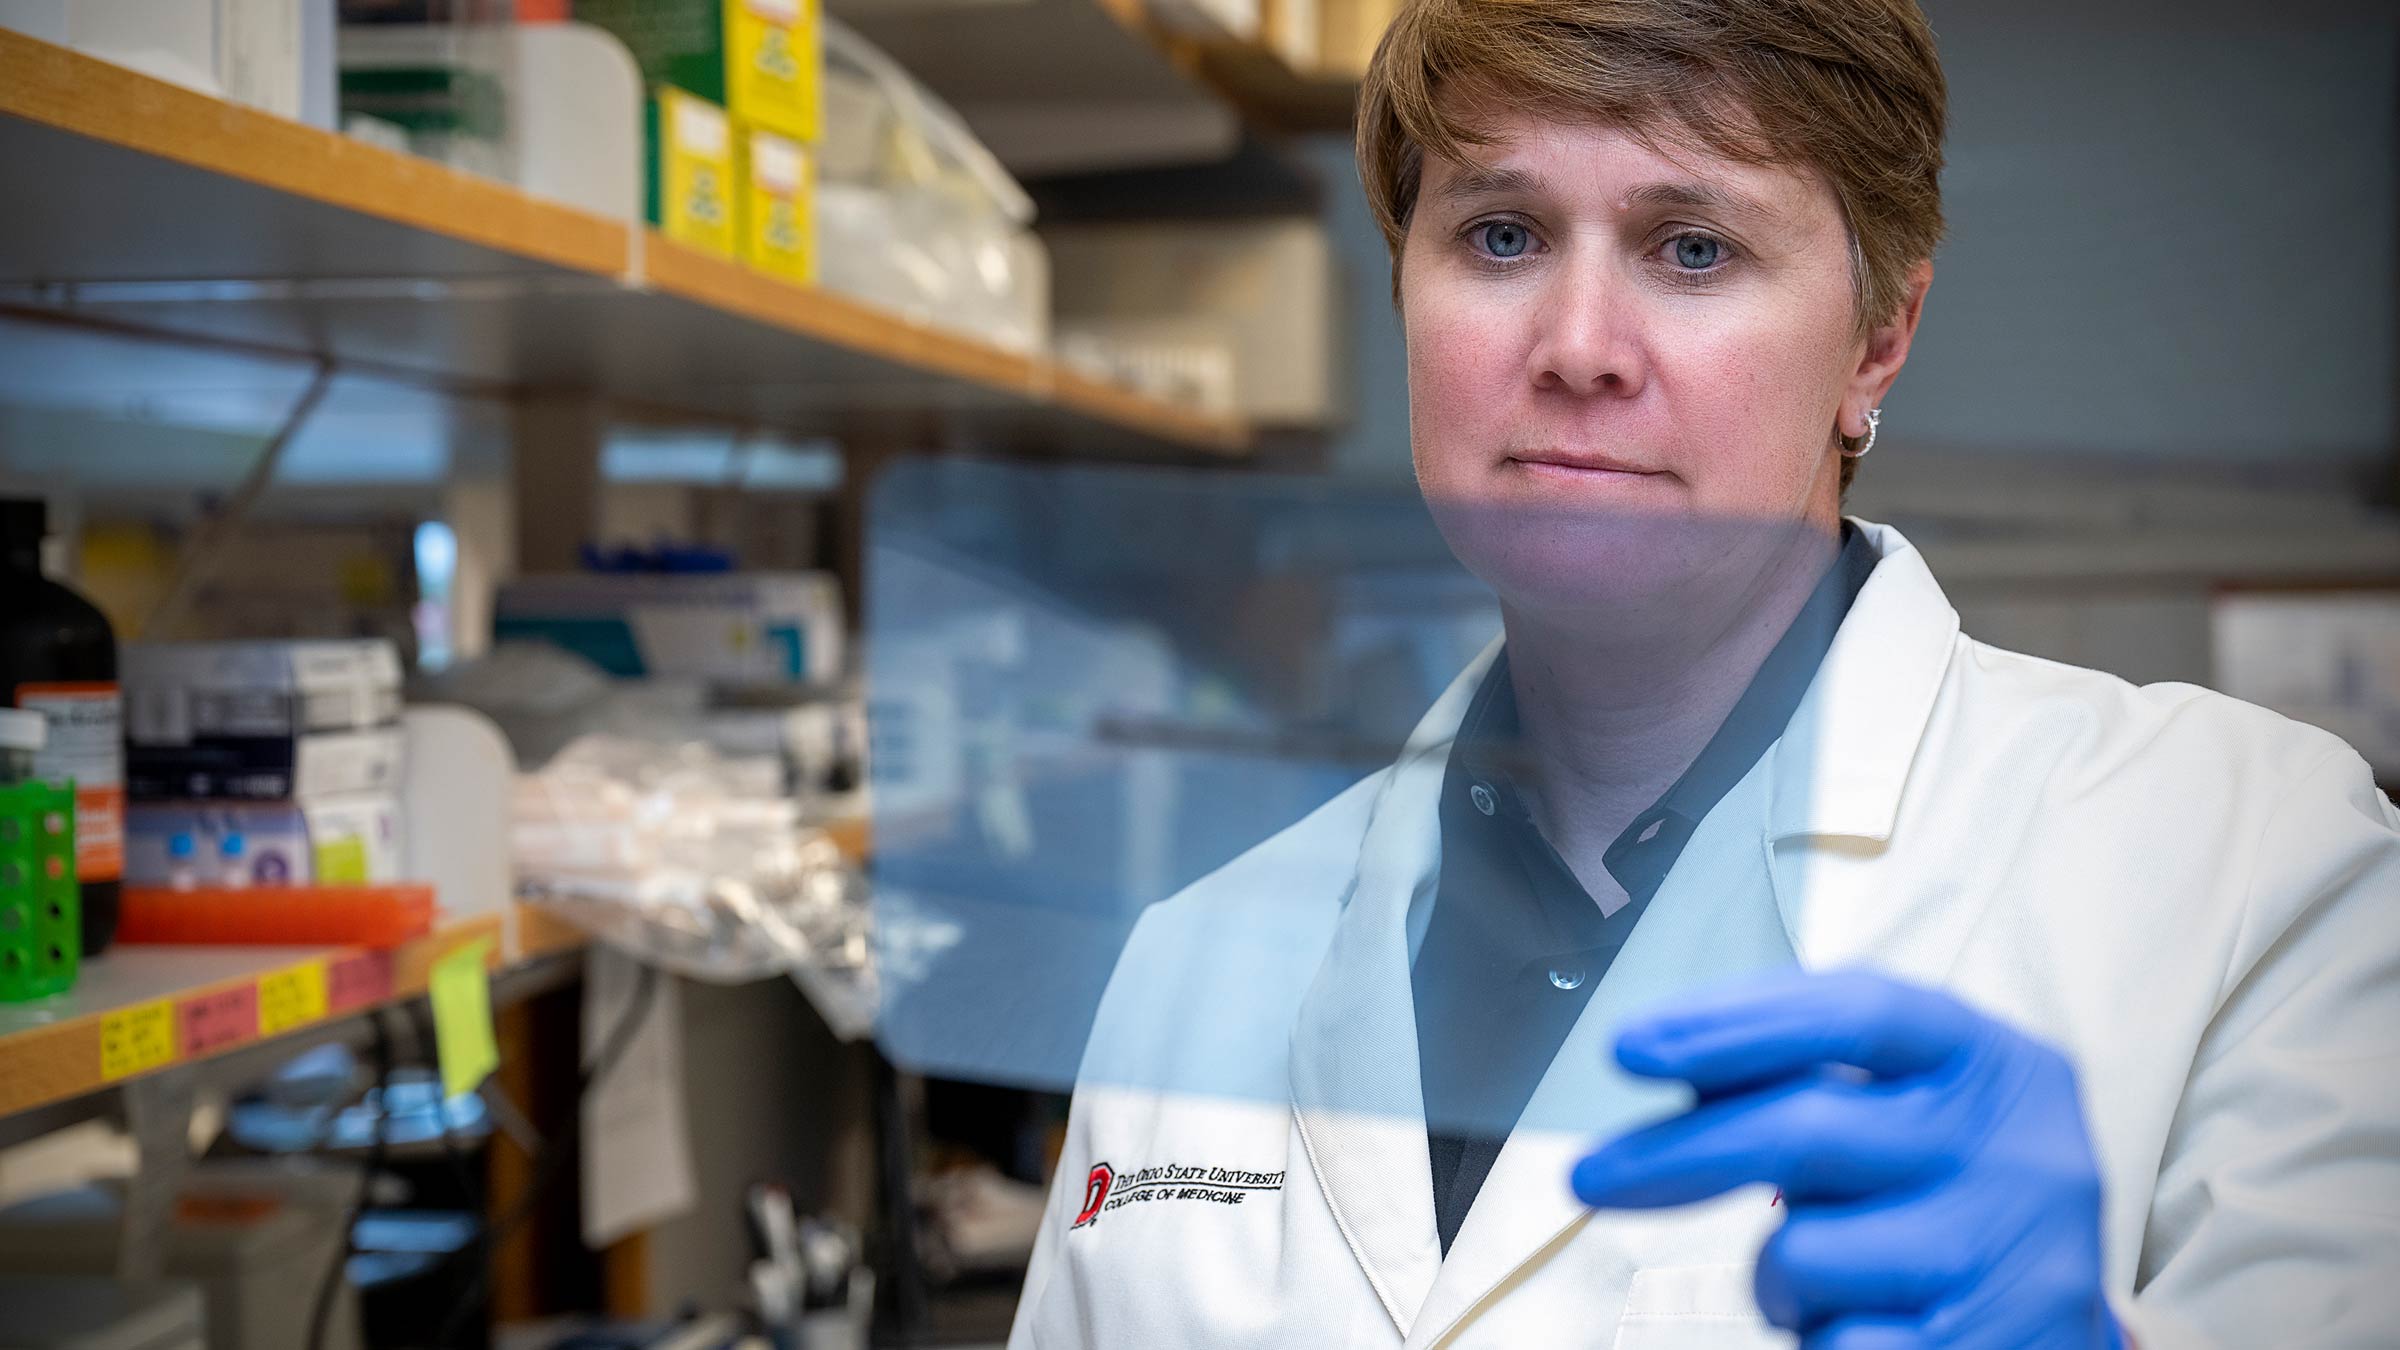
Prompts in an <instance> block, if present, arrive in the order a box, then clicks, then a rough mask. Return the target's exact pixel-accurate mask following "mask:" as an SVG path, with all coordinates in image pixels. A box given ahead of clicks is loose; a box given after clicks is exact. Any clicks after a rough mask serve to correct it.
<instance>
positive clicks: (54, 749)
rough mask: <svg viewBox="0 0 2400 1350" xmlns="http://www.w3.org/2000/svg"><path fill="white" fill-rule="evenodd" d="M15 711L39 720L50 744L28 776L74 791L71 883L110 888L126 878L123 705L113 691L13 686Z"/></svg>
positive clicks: (101, 686)
mask: <svg viewBox="0 0 2400 1350" xmlns="http://www.w3.org/2000/svg"><path fill="white" fill-rule="evenodd" d="M17 706H18V707H20V708H23V709H26V710H27V711H29V712H38V713H40V714H41V715H42V718H43V720H44V721H46V722H48V723H49V725H50V739H49V742H48V743H47V744H45V745H44V746H43V747H42V750H41V753H40V754H37V755H35V756H34V759H33V775H34V777H36V778H43V779H48V780H50V781H52V782H72V783H73V784H74V785H75V876H76V879H77V880H79V881H114V880H116V879H117V878H119V877H121V876H123V875H124V874H125V726H124V721H125V719H124V705H123V703H122V701H121V700H120V699H119V697H118V694H117V687H116V686H115V685H113V684H107V683H99V682H79V683H57V684H20V685H18V686H17Z"/></svg>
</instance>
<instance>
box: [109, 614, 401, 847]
mask: <svg viewBox="0 0 2400 1350" xmlns="http://www.w3.org/2000/svg"><path fill="white" fill-rule="evenodd" d="M123 683H124V689H125V726H126V752H125V768H126V792H127V796H128V798H129V799H130V802H131V805H130V806H129V807H128V808H127V811H126V849H125V876H126V880H127V881H128V882H130V883H131V884H133V885H137V886H166V887H172V888H176V889H191V888H196V887H217V886H237V887H238V886H256V885H281V884H290V885H305V884H310V883H318V884H328V883H331V884H341V883H363V882H389V881H396V880H398V879H399V877H400V873H401V867H402V856H403V854H402V844H403V835H402V821H401V811H400V799H399V790H400V773H401V767H402V766H401V756H402V746H403V737H402V733H401V730H400V660H399V655H398V653H397V652H396V651H394V650H393V648H392V645H391V644H390V643H388V642H383V641H341V642H205V643H183V644H164V645H150V646H132V647H128V648H126V650H125V662H124V673H123Z"/></svg>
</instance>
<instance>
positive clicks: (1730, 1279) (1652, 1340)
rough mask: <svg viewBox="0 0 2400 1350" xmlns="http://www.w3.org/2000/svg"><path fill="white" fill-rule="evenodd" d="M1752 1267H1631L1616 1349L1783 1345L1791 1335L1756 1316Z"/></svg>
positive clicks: (1725, 1349)
mask: <svg viewBox="0 0 2400 1350" xmlns="http://www.w3.org/2000/svg"><path fill="white" fill-rule="evenodd" d="M1752 1269H1753V1267H1752V1265H1751V1263H1750V1262H1747V1261H1742V1262H1736V1263H1734V1264H1731V1265H1715V1266H1646V1267H1644V1268H1642V1269H1640V1270H1637V1271H1635V1272H1633V1284H1632V1285H1631V1287H1629V1288H1628V1289H1627V1290H1626V1291H1625V1315H1624V1316H1623V1317H1621V1318H1619V1319H1618V1320H1617V1343H1616V1350H1785V1347H1788V1346H1790V1345H1791V1344H1792V1343H1793V1342H1792V1337H1791V1336H1789V1335H1788V1334H1786V1333H1784V1332H1781V1331H1778V1330H1776V1329H1775V1328H1774V1327H1772V1326H1770V1325H1768V1324H1767V1319H1765V1318H1764V1317H1761V1316H1759V1313H1758V1299H1757V1297H1756V1296H1755V1295H1754V1294H1752V1292H1751V1288H1750V1281H1751V1271H1752Z"/></svg>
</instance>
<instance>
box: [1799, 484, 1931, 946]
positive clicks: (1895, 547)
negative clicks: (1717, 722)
mask: <svg viewBox="0 0 2400 1350" xmlns="http://www.w3.org/2000/svg"><path fill="white" fill-rule="evenodd" d="M1859 527H1860V528H1861V529H1863V530H1865V531H1866V532H1867V534H1868V537H1869V539H1870V541H1871V542H1873V543H1874V544H1875V545H1876V547H1877V551H1878V552H1879V553H1880V554H1881V555H1882V558H1881V561H1879V562H1878V563H1877V564H1876V565H1875V571H1874V572H1873V574H1872V575H1870V576H1869V577H1868V579H1867V584H1866V586H1865V587H1864V588H1863V589H1861V590H1860V592H1859V595H1858V599H1857V601H1856V602H1855V603H1854V604H1852V606H1851V608H1850V613H1849V616H1848V617H1847V618H1846V619H1845V620H1844V621H1843V623H1842V627H1841V630H1840V631H1839V632H1838V633H1837V634H1836V635H1835V636H1834V640H1833V646H1832V647H1831V648H1830V649H1829V650H1828V651H1827V652H1826V654H1825V661H1824V664H1823V665H1822V666H1821V667H1820V668H1819V669H1818V673H1817V678H1816V680H1815V682H1814V683H1813V684H1812V685H1811V686H1810V689H1809V692H1808V695H1807V697H1806V698H1804V699H1803V700H1802V701H1801V704H1800V708H1799V710H1798V711H1797V712H1796V713H1794V715H1793V717H1792V722H1791V726H1790V727H1789V728H1788V729H1787V730H1786V732H1785V734H1784V736H1783V738H1782V739H1781V740H1780V741H1778V742H1777V744H1776V746H1775V749H1774V751H1773V752H1772V754H1771V759H1772V762H1773V769H1774V773H1773V778H1774V794H1773V800H1772V804H1771V805H1770V808H1769V830H1768V833H1769V836H1770V838H1771V840H1772V841H1773V842H1774V851H1775V866H1774V872H1773V876H1774V881H1775V886H1776V902H1777V906H1778V908H1779V909H1780V911H1781V913H1782V915H1783V922H1784V930H1785V932H1786V934H1787V935H1788V936H1789V937H1790V939H1791V942H1792V946H1793V949H1794V950H1795V951H1796V952H1797V953H1798V955H1799V957H1800V960H1801V962H1802V963H1803V964H1805V965H1808V966H1810V967H1812V968H1817V969H1824V968H1830V967H1836V966H1844V965H1852V964H1858V963H1862V962H1868V961H1872V962H1873V963H1874V964H1875V965H1877V966H1880V967H1882V968H1884V969H1887V970H1891V971H1893V972H1895V973H1897V974H1901V975H1904V976H1910V977H1914V978H1918V979H1923V980H1938V979H1940V978H1941V977H1942V976H1943V975H1944V974H1945V973H1946V972H1947V971H1948V969H1949V967H1950V964H1951V962H1952V960H1953V959H1954V958H1955V956H1956V955H1957V952H1958V949H1959V946H1960V944H1961V943H1962V942H1963V941H1964V939H1965V936H1966V933H1967V931H1968V929H1969V928H1970V927H1971V926H1972V924H1973V922H1974V920H1975V919H1976V917H1977V915H1978V911H1977V910H1976V909H1974V907H1972V906H1964V905H1961V904H1959V903H1958V901H1957V897H1956V896H1955V895H1952V894H1949V893H1947V892H1943V891H1939V890H1937V889H1936V888H1930V887H1922V886H1920V887H1904V886H1895V885H1893V884H1892V870H1891V869H1890V868H1889V867H1888V866H1885V865H1884V862H1885V859H1886V856H1887V855H1888V854H1889V853H1890V851H1891V848H1892V846H1893V838H1894V834H1895V831H1896V830H1897V829H1899V827H1900V815H1901V803H1902V796H1903V792H1904V790H1905V789H1906V787H1907V786H1908V783H1909V780H1910V777H1911V775H1912V774H1914V773H1931V772H1934V771H1935V770H1934V769H1933V768H1932V767H1930V766H1927V765H1926V764H1925V763H1924V760H1925V758H1926V754H1925V746H1926V742H1927V739H1928V736H1929V735H1930V734H1931V733H1932V730H1933V729H1934V728H1935V727H1937V726H1938V719H1939V696H1940V694H1941V691H1942V688H1943V686H1944V682H1945V681H1946V679H1947V677H1948V674H1949V670H1950V661H1951V659H1952V654H1953V652H1954V651H1955V649H1956V647H1957V644H1958V612H1957V611H1956V610H1955V609H1952V608H1951V606H1950V601H1949V599H1948V598H1947V597H1945V596H1944V595H1943V594H1942V589H1941V586H1940V585H1939V584H1938V583H1936V582H1935V581H1934V579H1933V574H1932V573H1931V572H1930V571H1928V570H1927V569H1926V566H1925V560H1924V558H1923V557H1922V556H1921V555H1919V554H1918V553H1917V551H1916V549H1915V548H1914V547H1913V546H1912V545H1910V544H1909V542H1908V540H1907V539H1905V538H1903V537H1902V536H1901V534H1900V532H1899V531H1898V530H1895V529H1892V528H1891V527H1889V526H1885V525H1870V524H1865V523H1863V522H1861V523H1860V524H1859Z"/></svg>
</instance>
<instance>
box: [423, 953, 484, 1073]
mask: <svg viewBox="0 0 2400 1350" xmlns="http://www.w3.org/2000/svg"><path fill="white" fill-rule="evenodd" d="M491 945H492V944H491V940H490V939H489V938H484V939H481V940H478V941H475V942H470V943H468V944H467V945H465V946H463V947H460V948H458V949H457V950H455V951H452V952H451V953H449V954H448V955H446V956H444V957H442V959H440V960H438V961H436V962H434V963H433V973H432V975H431V977H430V978H429V980H428V984H429V986H430V987H429V988H428V990H427V993H428V995H429V996H430V997H431V998H432V1000H433V1041H434V1045H435V1047H436V1048H437V1049H438V1050H439V1051H440V1053H441V1059H442V1095H444V1096H446V1097H456V1096H458V1095H459V1094H461V1093H465V1092H473V1091H474V1090H475V1089H476V1088H477V1087H478V1086H480V1085H481V1084H482V1082H483V1080H484V1078H485V1077H486V1076H487V1075H489V1074H490V1073H491V1071H492V1070H494V1069H496V1068H499V1067H500V1047H499V1045H498V1043H497V1042H495V1041H494V1040H493V1039H492V982H491V977H490V976H489V975H487V974H485V973H484V968H483V962H484V953H486V952H487V951H489V950H491Z"/></svg>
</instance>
